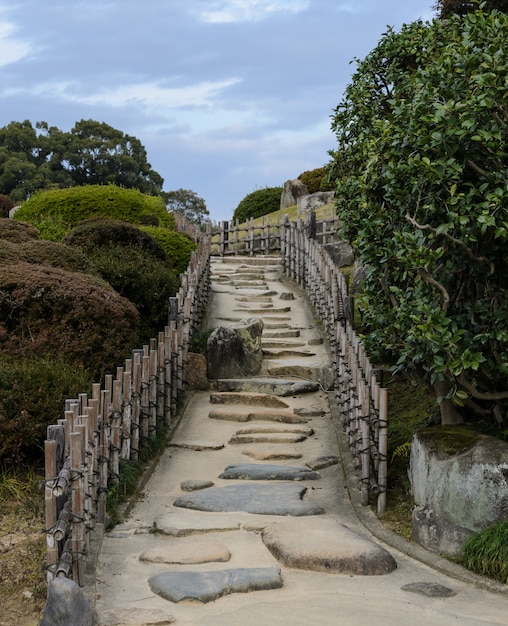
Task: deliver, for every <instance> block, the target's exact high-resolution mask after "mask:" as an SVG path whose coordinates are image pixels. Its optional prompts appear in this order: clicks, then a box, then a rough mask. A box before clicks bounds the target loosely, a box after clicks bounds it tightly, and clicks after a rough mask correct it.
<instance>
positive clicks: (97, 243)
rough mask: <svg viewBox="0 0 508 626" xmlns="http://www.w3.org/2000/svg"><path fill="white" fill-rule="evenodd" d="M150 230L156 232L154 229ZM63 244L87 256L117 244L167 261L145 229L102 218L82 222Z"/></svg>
mask: <svg viewBox="0 0 508 626" xmlns="http://www.w3.org/2000/svg"><path fill="white" fill-rule="evenodd" d="M152 229H153V230H158V229H157V228H154V227H152ZM162 230H165V229H162ZM148 231H149V229H148ZM168 232H171V231H168ZM63 243H66V244H68V245H70V246H77V247H79V248H81V249H83V250H85V251H86V252H88V254H94V250H95V249H96V248H98V247H108V246H110V245H116V244H119V245H122V246H125V247H128V248H136V249H138V250H143V251H145V252H146V253H147V254H150V255H151V256H153V257H155V258H158V259H160V260H161V261H169V259H168V256H167V255H166V252H165V250H164V248H163V246H161V244H160V243H159V242H158V241H157V240H156V239H155V238H154V237H153V236H151V233H149V232H147V228H146V227H144V228H143V229H140V228H138V227H137V226H134V225H133V224H129V223H127V222H121V221H119V220H113V219H108V218H104V217H91V218H89V219H86V220H83V221H82V222H80V223H79V224H78V225H77V226H75V227H74V228H73V229H72V230H71V231H70V233H68V235H66V236H65V237H64V239H63Z"/></svg>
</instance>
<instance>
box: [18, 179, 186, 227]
mask: <svg viewBox="0 0 508 626" xmlns="http://www.w3.org/2000/svg"><path fill="white" fill-rule="evenodd" d="M94 215H101V216H104V217H110V218H113V219H117V220H122V221H123V222H129V223H131V224H141V223H147V222H148V223H157V224H159V225H164V226H167V227H169V228H170V227H172V226H173V225H174V218H172V217H171V216H170V215H169V213H168V212H167V211H166V207H165V204H164V200H163V199H162V198H161V197H160V196H148V195H146V194H143V193H141V192H140V191H138V190H137V189H123V188H121V187H117V186H115V185H83V186H81V187H70V188H67V189H53V190H48V191H40V192H37V193H35V194H34V195H33V196H32V197H31V198H30V199H29V200H27V201H26V202H25V203H24V204H23V205H22V206H21V208H20V209H19V210H18V212H17V213H16V219H17V220H22V221H26V222H29V223H30V224H33V225H35V226H38V225H39V224H43V225H44V227H45V229H46V230H47V229H49V224H48V222H51V221H54V223H55V229H56V230H57V231H59V230H61V229H65V230H69V229H71V228H72V227H73V226H75V225H76V224H77V223H78V222H80V221H81V220H84V219H86V218H88V217H92V216H94Z"/></svg>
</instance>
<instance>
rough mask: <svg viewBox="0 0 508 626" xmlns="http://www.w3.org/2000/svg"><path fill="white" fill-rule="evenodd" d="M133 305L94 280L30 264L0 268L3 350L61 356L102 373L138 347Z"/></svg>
mask: <svg viewBox="0 0 508 626" xmlns="http://www.w3.org/2000/svg"><path fill="white" fill-rule="evenodd" d="M138 328H139V313H138V311H137V309H136V308H135V306H134V305H133V304H131V303H130V302H129V301H128V300H127V299H125V298H122V297H121V296H120V295H119V294H118V293H117V292H116V291H114V290H113V289H111V288H109V287H105V286H102V285H99V284H97V280H96V279H94V277H92V276H86V275H84V274H77V273H73V272H67V271H65V270H62V269H58V268H52V267H49V266H43V265H35V264H28V263H18V264H12V265H8V266H5V267H0V350H5V351H6V352H7V353H8V354H11V355H14V356H16V355H19V356H31V355H35V356H39V355H43V354H60V355H64V356H65V358H66V359H69V358H70V359H75V360H76V361H77V362H78V363H81V364H83V366H84V367H86V368H88V369H90V370H92V371H93V372H96V373H99V372H102V371H104V370H110V371H111V370H113V368H115V367H116V366H118V365H121V364H122V361H123V359H124V358H125V357H126V356H127V355H128V354H129V353H130V351H131V350H132V348H134V347H136V344H137V342H138Z"/></svg>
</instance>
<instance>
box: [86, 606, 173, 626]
mask: <svg viewBox="0 0 508 626" xmlns="http://www.w3.org/2000/svg"><path fill="white" fill-rule="evenodd" d="M175 621H176V620H175V618H174V617H173V615H170V614H169V613H167V612H166V611H163V610H162V609H149V608H148V607H144V608H142V609H138V608H136V607H134V606H129V607H127V608H124V609H121V608H118V607H117V608H116V609H115V610H112V611H106V612H105V613H102V614H101V615H100V616H99V621H98V626H146V625H148V624H149V625H150V626H168V624H173V622H175Z"/></svg>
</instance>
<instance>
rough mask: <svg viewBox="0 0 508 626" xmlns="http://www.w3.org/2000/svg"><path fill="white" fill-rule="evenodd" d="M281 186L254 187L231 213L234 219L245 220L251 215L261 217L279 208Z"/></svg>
mask: <svg viewBox="0 0 508 626" xmlns="http://www.w3.org/2000/svg"><path fill="white" fill-rule="evenodd" d="M281 195H282V187H265V188H264V189H256V191H253V192H252V193H250V194H248V195H247V196H245V198H244V199H243V200H241V202H240V204H239V205H238V206H237V207H236V209H235V211H234V213H233V219H234V220H240V222H245V220H247V219H249V218H251V217H261V216H263V215H268V213H273V212H274V211H278V210H279V209H280V197H281Z"/></svg>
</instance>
